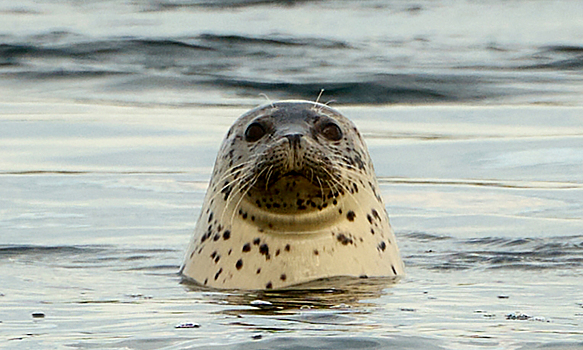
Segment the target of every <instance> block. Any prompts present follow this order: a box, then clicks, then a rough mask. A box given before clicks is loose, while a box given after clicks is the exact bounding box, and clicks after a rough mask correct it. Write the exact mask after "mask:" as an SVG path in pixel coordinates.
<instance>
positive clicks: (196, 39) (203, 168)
mask: <svg viewBox="0 0 583 350" xmlns="http://www.w3.org/2000/svg"><path fill="white" fill-rule="evenodd" d="M580 18H583V6H582V5H581V4H579V3H578V2H571V1H552V2H551V1H506V2H479V1H471V2H470V1H467V2H461V1H460V2H456V1H447V2H446V1H442V2H439V1H437V2H436V1H418V2H415V3H412V2H405V1H394V2H381V1H343V2H330V1H304V2H299V1H297V2H277V1H190V2H189V1H181V2H179V1H150V2H147V3H146V2H144V3H140V2H119V1H91V2H77V1H50V2H43V3H38V2H34V1H22V2H18V3H15V2H8V1H3V2H0V75H1V77H0V91H1V94H0V96H1V97H0V184H1V186H0V347H1V348H7V349H94V348H97V349H136V350H146V349H209V348H210V349H219V348H221V349H225V348H226V349H360V348H363V349H366V348H370V349H388V348H392V349H419V348H423V349H461V348H464V349H466V348H486V349H531V348H535V349H536V348H545V349H547V348H550V349H583V331H582V330H583V293H582V292H581V290H583V283H582V282H581V281H582V275H583V201H582V200H581V198H583V175H582V174H583V119H582V118H583V117H582V115H583V114H582V112H583V109H582V108H581V101H582V99H581V96H582V94H581V93H582V92H583V91H582V88H581V87H582V86H583V84H581V83H582V81H581V80H582V77H583V75H582V74H581V72H582V71H581V67H582V65H581V64H582V62H583V56H582V53H583V49H582V47H583V43H582V38H583V22H581V21H580ZM321 88H325V89H326V91H325V92H324V95H323V100H325V101H328V100H331V99H334V100H336V101H337V102H335V103H334V104H335V105H336V107H337V108H339V109H340V110H341V111H342V112H344V113H345V114H347V115H348V116H349V117H350V118H351V119H352V120H353V121H354V122H355V123H356V124H357V125H358V126H359V128H360V130H361V132H362V133H363V135H364V136H365V138H366V141H367V143H368V145H369V148H370V152H371V156H372V158H373V160H374V162H375V167H376V170H377V174H378V176H379V180H380V183H381V189H382V194H383V196H384V198H385V202H386V203H387V209H388V212H389V214H390V217H391V221H392V224H393V227H394V228H395V231H396V234H397V237H398V240H399V245H400V247H401V251H402V254H403V258H404V261H405V264H406V266H407V276H406V277H405V278H404V279H402V280H401V281H399V282H398V283H396V284H392V283H390V281H385V280H373V279H369V280H356V281H355V280H350V279H348V280H347V279H334V280H330V281H323V282H320V283H314V284H312V285H309V286H302V288H298V289H296V290H290V291H273V292H269V293H267V292H256V293H239V292H219V291H215V290H201V289H197V288H196V287H194V286H190V285H187V284H183V283H181V280H180V277H179V276H177V274H176V272H177V270H178V268H179V265H180V263H181V262H182V256H183V254H184V250H185V248H186V245H187V242H188V240H189V238H190V235H191V232H192V229H193V227H194V224H195V221H196V219H197V216H198V213H199V211H200V207H201V204H202V200H203V196H204V193H205V190H206V186H207V183H208V180H209V176H210V172H211V168H212V165H213V162H214V157H215V155H216V152H217V150H218V147H219V144H220V141H221V139H222V137H223V136H224V134H225V132H226V130H227V128H228V127H229V126H230V124H231V123H232V121H233V120H234V119H235V118H236V117H237V116H238V115H240V114H241V113H242V112H244V111H245V110H246V109H247V108H248V107H249V106H254V105H256V104H257V103H263V102H264V101H265V98H264V97H261V96H259V94H260V93H264V94H267V95H268V96H269V97H270V98H272V99H279V98H307V99H312V100H313V99H315V98H316V96H317V95H318V93H319V91H320V89H321Z"/></svg>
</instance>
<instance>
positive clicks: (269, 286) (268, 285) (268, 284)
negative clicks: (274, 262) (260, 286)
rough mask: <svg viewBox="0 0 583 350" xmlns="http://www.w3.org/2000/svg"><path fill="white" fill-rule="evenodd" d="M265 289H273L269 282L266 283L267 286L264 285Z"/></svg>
mask: <svg viewBox="0 0 583 350" xmlns="http://www.w3.org/2000/svg"><path fill="white" fill-rule="evenodd" d="M265 288H266V289H272V288H273V284H271V282H267V284H266V285H265Z"/></svg>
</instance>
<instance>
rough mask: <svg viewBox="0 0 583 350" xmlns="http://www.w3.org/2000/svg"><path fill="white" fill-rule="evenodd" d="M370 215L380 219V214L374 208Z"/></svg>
mask: <svg viewBox="0 0 583 350" xmlns="http://www.w3.org/2000/svg"><path fill="white" fill-rule="evenodd" d="M372 216H374V217H375V218H377V220H380V219H381V216H380V215H379V212H378V211H376V209H373V210H372Z"/></svg>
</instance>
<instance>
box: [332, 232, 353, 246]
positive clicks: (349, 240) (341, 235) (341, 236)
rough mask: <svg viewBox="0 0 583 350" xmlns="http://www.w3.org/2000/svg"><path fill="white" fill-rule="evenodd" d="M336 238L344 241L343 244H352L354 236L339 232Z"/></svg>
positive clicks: (341, 241)
mask: <svg viewBox="0 0 583 350" xmlns="http://www.w3.org/2000/svg"><path fill="white" fill-rule="evenodd" d="M336 239H337V240H338V242H340V243H342V244H343V245H347V244H352V243H353V241H352V238H350V237H348V236H346V235H345V234H344V233H339V234H338V235H337V236H336Z"/></svg>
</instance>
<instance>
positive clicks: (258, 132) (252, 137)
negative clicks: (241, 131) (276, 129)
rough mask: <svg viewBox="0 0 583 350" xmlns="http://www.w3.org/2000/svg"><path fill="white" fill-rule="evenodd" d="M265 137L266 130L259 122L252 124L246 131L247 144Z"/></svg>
mask: <svg viewBox="0 0 583 350" xmlns="http://www.w3.org/2000/svg"><path fill="white" fill-rule="evenodd" d="M264 135H265V128H263V126H262V125H261V124H259V123H257V122H254V123H251V125H249V126H248V127H247V130H245V140H246V141H247V142H255V141H258V140H259V139H260V138H262V137H263V136H264Z"/></svg>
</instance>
